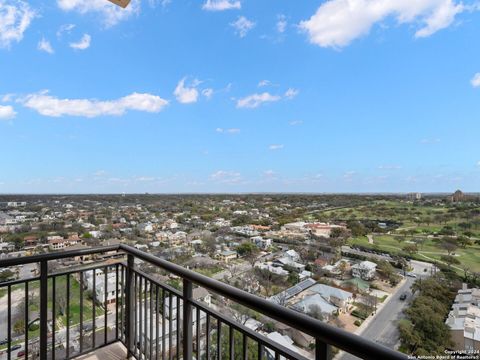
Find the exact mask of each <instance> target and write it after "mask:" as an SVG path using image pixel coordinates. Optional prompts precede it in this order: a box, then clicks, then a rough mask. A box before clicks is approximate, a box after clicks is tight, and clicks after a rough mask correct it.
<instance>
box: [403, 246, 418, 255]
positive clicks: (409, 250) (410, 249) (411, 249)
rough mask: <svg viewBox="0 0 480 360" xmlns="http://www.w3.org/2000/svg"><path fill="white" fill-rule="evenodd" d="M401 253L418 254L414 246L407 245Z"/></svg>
mask: <svg viewBox="0 0 480 360" xmlns="http://www.w3.org/2000/svg"><path fill="white" fill-rule="evenodd" d="M403 251H405V252H406V253H407V254H408V255H413V254H416V253H417V252H418V248H417V245H416V244H407V245H405V246H404V247H403Z"/></svg>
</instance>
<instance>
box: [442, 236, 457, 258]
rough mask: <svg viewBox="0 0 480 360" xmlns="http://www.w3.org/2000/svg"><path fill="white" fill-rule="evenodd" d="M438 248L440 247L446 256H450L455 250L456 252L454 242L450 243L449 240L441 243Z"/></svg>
mask: <svg viewBox="0 0 480 360" xmlns="http://www.w3.org/2000/svg"><path fill="white" fill-rule="evenodd" d="M440 246H441V247H442V249H444V250H445V251H446V252H447V254H448V255H449V256H450V255H451V254H452V253H454V252H455V250H457V244H455V243H454V242H452V241H451V240H449V241H443V242H442V243H441V244H440Z"/></svg>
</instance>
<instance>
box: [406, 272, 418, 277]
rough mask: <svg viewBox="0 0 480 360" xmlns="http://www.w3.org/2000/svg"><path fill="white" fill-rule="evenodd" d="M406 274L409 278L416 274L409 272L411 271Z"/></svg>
mask: <svg viewBox="0 0 480 360" xmlns="http://www.w3.org/2000/svg"><path fill="white" fill-rule="evenodd" d="M407 276H409V277H411V278H416V277H417V275H415V274H414V273H411V272H409V273H407Z"/></svg>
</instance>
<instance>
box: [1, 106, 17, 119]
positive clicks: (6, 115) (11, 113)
mask: <svg viewBox="0 0 480 360" xmlns="http://www.w3.org/2000/svg"><path fill="white" fill-rule="evenodd" d="M15 115H17V113H16V112H15V110H14V109H13V107H12V106H10V105H7V106H2V105H0V120H10V119H13V118H14V117H15Z"/></svg>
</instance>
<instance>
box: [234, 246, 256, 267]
mask: <svg viewBox="0 0 480 360" xmlns="http://www.w3.org/2000/svg"><path fill="white" fill-rule="evenodd" d="M237 252H238V254H239V255H240V256H242V257H244V258H245V259H246V260H247V261H248V262H249V263H250V264H251V265H252V267H253V266H254V265H255V262H256V261H257V257H258V253H259V252H260V250H259V249H258V247H256V246H255V245H254V244H252V243H251V242H244V243H243V244H241V245H239V246H238V247H237Z"/></svg>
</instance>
